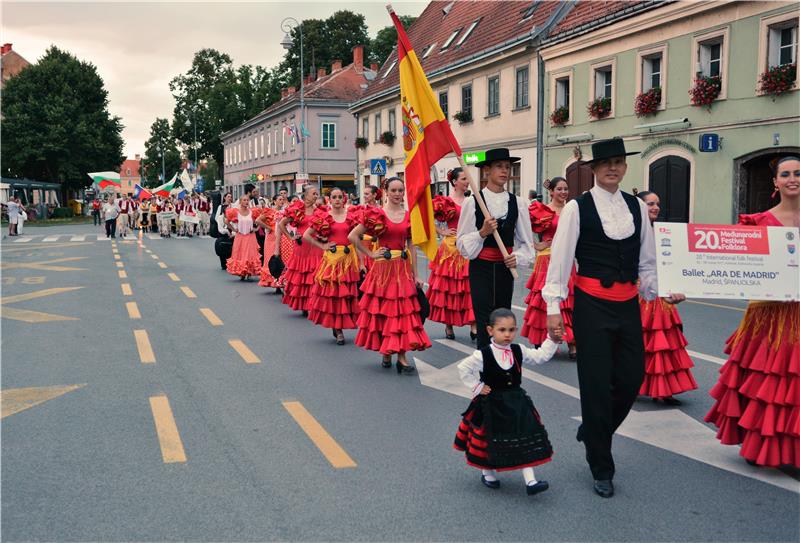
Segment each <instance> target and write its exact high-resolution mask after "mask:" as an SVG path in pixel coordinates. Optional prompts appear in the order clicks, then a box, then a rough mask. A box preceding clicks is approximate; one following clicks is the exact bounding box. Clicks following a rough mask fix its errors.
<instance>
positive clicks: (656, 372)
mask: <svg viewBox="0 0 800 543" xmlns="http://www.w3.org/2000/svg"><path fill="white" fill-rule="evenodd" d="M639 308H640V310H641V313H642V334H643V336H644V382H642V387H641V388H640V389H639V394H641V395H643V396H650V397H651V398H667V397H669V396H672V395H674V394H680V393H681V392H686V391H687V390H694V389H696V388H697V383H696V382H695V380H694V377H693V376H692V372H691V368H693V367H694V363H693V362H692V359H691V358H689V354H688V353H687V352H686V345H687V344H688V342H687V341H686V338H685V337H684V335H683V323H682V322H681V317H680V315H678V310H677V309H676V308H675V306H674V305H672V304H668V303H667V302H665V301H664V300H663V299H661V298H656V299H655V300H653V301H652V302H648V301H646V300H645V299H644V298H639Z"/></svg>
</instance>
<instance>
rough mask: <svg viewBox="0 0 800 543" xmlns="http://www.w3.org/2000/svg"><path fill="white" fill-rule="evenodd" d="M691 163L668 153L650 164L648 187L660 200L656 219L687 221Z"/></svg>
mask: <svg viewBox="0 0 800 543" xmlns="http://www.w3.org/2000/svg"><path fill="white" fill-rule="evenodd" d="M691 167H692V165H691V164H690V163H689V161H688V160H686V159H685V158H683V157H679V156H676V155H668V156H665V157H662V158H659V159H658V160H656V161H655V162H653V163H652V164H650V171H649V181H648V185H647V186H648V187H649V188H650V190H651V191H652V192H655V193H656V194H657V195H658V197H659V199H660V200H661V212H660V213H659V214H658V220H659V221H662V222H689V199H690V195H691V190H690V189H691V187H690V186H689V183H690V179H691V177H690V174H691Z"/></svg>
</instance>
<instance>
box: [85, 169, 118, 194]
mask: <svg viewBox="0 0 800 543" xmlns="http://www.w3.org/2000/svg"><path fill="white" fill-rule="evenodd" d="M87 175H88V176H89V177H91V178H92V181H94V184H95V185H97V186H98V187H100V190H105V188H106V187H111V186H114V187H121V186H122V183H121V182H120V180H119V174H118V173H117V172H94V173H90V174H87Z"/></svg>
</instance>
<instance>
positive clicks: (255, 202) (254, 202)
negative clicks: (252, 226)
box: [244, 183, 266, 255]
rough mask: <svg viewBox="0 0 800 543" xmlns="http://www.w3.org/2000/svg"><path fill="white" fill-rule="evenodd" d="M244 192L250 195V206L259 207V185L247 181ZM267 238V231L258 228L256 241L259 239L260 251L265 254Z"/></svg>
mask: <svg viewBox="0 0 800 543" xmlns="http://www.w3.org/2000/svg"><path fill="white" fill-rule="evenodd" d="M244 193H245V194H247V195H248V196H249V197H250V207H251V208H257V207H260V205H261V204H260V203H259V199H258V196H259V194H258V187H256V186H255V185H253V184H252V183H247V184H246V185H245V186H244ZM265 238H266V233H265V232H264V230H263V229H262V228H261V227H258V228H256V241H258V253H259V254H261V255H263V254H264V240H265Z"/></svg>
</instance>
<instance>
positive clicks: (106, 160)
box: [0, 46, 125, 197]
mask: <svg viewBox="0 0 800 543" xmlns="http://www.w3.org/2000/svg"><path fill="white" fill-rule="evenodd" d="M121 133H122V123H121V122H120V118H119V117H112V116H111V114H110V113H109V111H108V91H106V89H105V87H104V84H103V80H102V79H101V78H100V76H99V75H98V73H97V69H96V68H95V66H94V65H93V64H91V63H88V62H83V61H80V60H78V59H77V58H76V57H74V56H73V55H72V54H70V53H68V52H66V51H62V50H61V49H59V48H57V47H55V46H51V47H50V48H49V49H48V50H47V52H46V53H45V54H44V56H43V57H42V58H41V59H39V61H38V62H36V64H33V65H31V66H29V67H28V68H26V69H24V70H23V71H22V72H20V73H19V75H17V76H16V77H13V78H11V79H10V80H9V81H8V82H7V83H6V86H5V88H4V89H3V122H2V135H1V139H2V151H0V152H2V156H3V167H4V169H6V172H7V173H10V174H11V175H12V176H16V177H28V178H32V179H37V180H40V181H57V182H60V183H61V185H62V189H63V191H64V196H65V197H67V196H68V192H69V191H70V190H71V189H80V188H84V187H86V186H88V185H89V184H90V183H91V180H90V179H89V177H87V175H86V174H87V173H88V172H93V171H104V170H105V171H108V170H114V171H118V170H119V167H120V165H121V164H122V161H123V160H125V156H124V155H123V154H122V148H123V141H122V136H121Z"/></svg>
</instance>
